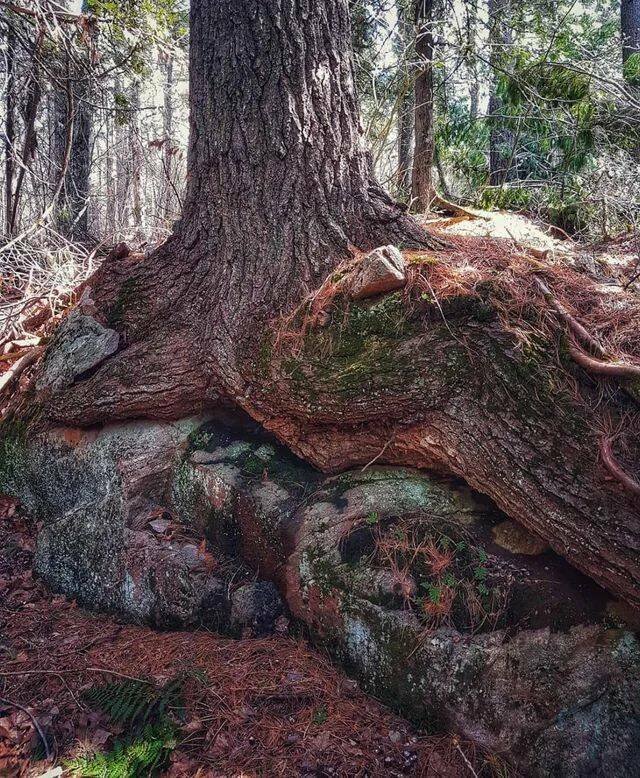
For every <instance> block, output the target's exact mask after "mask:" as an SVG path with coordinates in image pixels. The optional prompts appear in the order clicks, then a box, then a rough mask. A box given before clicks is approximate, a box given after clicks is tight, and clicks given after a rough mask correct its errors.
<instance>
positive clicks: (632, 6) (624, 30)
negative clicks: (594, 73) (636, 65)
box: [620, 0, 640, 62]
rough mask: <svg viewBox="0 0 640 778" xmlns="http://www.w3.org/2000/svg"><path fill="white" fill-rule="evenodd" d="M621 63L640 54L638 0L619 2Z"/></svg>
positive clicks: (639, 5) (622, 0) (639, 2)
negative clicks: (633, 55)
mask: <svg viewBox="0 0 640 778" xmlns="http://www.w3.org/2000/svg"><path fill="white" fill-rule="evenodd" d="M620 32H621V38H622V61H623V62H626V61H627V60H628V59H629V57H630V56H631V55H632V54H637V53H638V52H640V0H620Z"/></svg>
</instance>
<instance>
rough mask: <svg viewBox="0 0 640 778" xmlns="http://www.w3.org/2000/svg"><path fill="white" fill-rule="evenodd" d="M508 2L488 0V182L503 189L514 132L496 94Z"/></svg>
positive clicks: (506, 41)
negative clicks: (489, 74)
mask: <svg viewBox="0 0 640 778" xmlns="http://www.w3.org/2000/svg"><path fill="white" fill-rule="evenodd" d="M509 7H510V0H489V5H488V10H489V46H490V53H489V60H490V65H491V72H492V81H491V92H490V94H489V127H490V135H489V183H490V184H491V186H502V184H504V183H505V182H506V181H509V180H511V178H512V171H511V162H512V156H513V148H512V144H513V142H514V137H513V133H512V132H511V130H510V129H509V128H508V127H506V126H505V121H504V118H503V117H502V113H503V103H502V98H501V97H500V95H499V94H498V84H499V80H500V75H501V72H500V65H501V62H502V61H503V59H504V54H505V49H506V48H507V46H508V45H509V44H510V42H511V34H510V31H509V27H508V14H509Z"/></svg>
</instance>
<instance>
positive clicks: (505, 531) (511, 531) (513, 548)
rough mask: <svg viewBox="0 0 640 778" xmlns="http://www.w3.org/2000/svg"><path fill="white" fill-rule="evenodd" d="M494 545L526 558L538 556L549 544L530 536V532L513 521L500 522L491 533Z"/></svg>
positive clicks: (546, 549)
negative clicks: (523, 555)
mask: <svg viewBox="0 0 640 778" xmlns="http://www.w3.org/2000/svg"><path fill="white" fill-rule="evenodd" d="M491 534H492V535H493V539H494V541H495V543H496V544H497V545H498V546H500V547H501V548H504V549H506V550H507V551H510V552H511V553H512V554H525V555H526V556H538V555H539V554H544V552H545V551H548V550H549V544H548V543H547V542H546V541H544V540H542V538H539V537H538V536H537V535H532V534H531V533H530V532H527V530H526V529H525V528H524V527H522V526H521V525H520V524H516V523H515V522H513V521H509V520H508V519H507V520H506V521H503V522H501V523H500V524H498V525H497V526H495V527H494V528H493V530H492V531H491Z"/></svg>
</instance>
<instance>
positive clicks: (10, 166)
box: [4, 24, 16, 237]
mask: <svg viewBox="0 0 640 778" xmlns="http://www.w3.org/2000/svg"><path fill="white" fill-rule="evenodd" d="M5 39H6V46H7V51H6V60H5V61H6V68H7V71H6V72H7V76H6V100H5V117H4V231H5V234H6V235H7V236H8V237H10V236H11V234H12V232H13V224H12V219H11V214H12V212H13V171H14V154H15V142H16V130H15V88H16V77H15V70H14V68H15V35H14V32H13V29H12V27H11V25H10V24H8V25H7V33H6V38H5Z"/></svg>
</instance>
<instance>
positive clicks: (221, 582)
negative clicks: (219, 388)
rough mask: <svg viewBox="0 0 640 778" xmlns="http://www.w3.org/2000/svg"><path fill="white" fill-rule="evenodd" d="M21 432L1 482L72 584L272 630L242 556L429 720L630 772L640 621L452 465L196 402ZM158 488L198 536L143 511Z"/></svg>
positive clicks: (134, 607) (132, 616) (551, 770)
mask: <svg viewBox="0 0 640 778" xmlns="http://www.w3.org/2000/svg"><path fill="white" fill-rule="evenodd" d="M196 433H197V434H196ZM10 448H11V451H12V452H13V453H12V457H11V462H12V466H11V468H9V469H7V468H6V467H5V468H4V470H2V471H1V472H0V491H8V492H10V493H12V494H14V495H16V496H18V497H20V498H21V499H22V501H23V504H24V505H25V506H26V507H27V509H28V510H29V511H31V512H32V513H33V514H34V516H36V517H37V518H39V519H40V520H41V521H42V524H43V527H42V530H41V532H40V536H39V538H38V549H37V568H38V571H39V572H40V573H41V575H42V576H43V577H44V578H45V580H47V581H48V582H49V583H50V585H51V586H53V587H54V588H55V589H57V590H58V591H61V592H63V593H65V594H66V595H68V596H69V597H74V598H76V599H78V601H79V602H81V603H83V604H85V605H88V606H90V607H94V608H99V609H104V610H111V611H115V612H117V613H120V614H122V615H123V616H124V617H126V618H127V619H129V620H134V621H146V622H148V623H151V624H156V625H159V626H171V627H172V626H185V625H187V626H188V625H195V624H199V623H206V624H208V625H210V626H212V627H213V628H217V629H223V630H224V629H228V628H231V629H232V630H233V631H234V632H235V633H242V632H243V631H247V630H249V631H252V632H254V634H264V633H266V632H269V631H270V630H272V629H273V628H274V625H275V622H276V621H278V619H279V616H280V615H281V614H282V612H283V607H284V606H283V603H282V601H281V600H280V597H279V596H278V593H277V590H276V587H275V586H274V584H272V583H266V582H265V581H257V582H254V583H250V584H246V585H244V586H240V587H239V588H238V589H237V590H236V591H235V592H233V593H232V595H231V596H229V594H228V592H229V581H230V580H234V581H237V580H238V579H237V578H236V577H235V571H237V570H238V565H240V564H242V562H241V560H243V561H244V562H245V563H246V564H247V565H248V566H249V567H250V568H251V569H252V570H253V571H255V574H256V575H258V576H259V577H260V578H263V579H264V578H271V579H272V580H275V581H278V583H279V585H280V586H281V588H282V591H285V592H286V596H287V605H288V607H289V609H290V610H291V611H292V612H293V614H294V615H295V616H297V617H298V618H299V619H300V620H302V621H303V622H305V623H306V624H307V626H308V627H309V631H310V634H311V635H312V636H313V639H314V640H315V642H316V643H317V644H318V645H321V646H323V647H325V648H326V649H327V650H328V651H329V652H330V653H331V654H332V655H333V657H334V658H335V660H336V661H337V662H339V663H341V664H342V665H343V666H344V667H345V668H347V669H348V671H349V672H350V673H351V674H352V675H354V676H355V677H356V678H357V679H358V680H359V682H360V684H361V685H362V687H363V688H365V689H367V690H368V691H370V692H372V693H374V694H375V695H376V696H377V697H379V698H381V699H385V700H387V701H388V702H389V703H390V704H392V705H393V706H394V708H396V709H398V710H400V711H402V712H403V713H404V714H405V715H407V716H410V717H411V718H413V719H415V720H417V721H420V722H422V723H423V724H426V725H428V726H429V727H430V728H431V729H432V730H434V731H436V730H440V731H454V732H457V733H459V734H460V735H461V736H463V737H464V738H467V739H469V740H471V741H473V742H474V743H476V744H477V745H478V746H480V747H482V748H486V749H488V750H489V751H492V752H494V753H500V754H502V755H504V758H505V759H507V760H508V761H510V762H512V763H513V764H514V765H515V766H516V768H517V769H518V770H519V771H520V773H521V774H523V775H527V776H549V777H550V778H551V777H552V776H557V775H563V776H567V778H581V776H584V775H616V776H635V775H636V774H637V767H636V766H637V764H638V763H639V760H640V719H639V717H638V711H639V710H640V646H639V645H638V640H637V638H636V636H635V635H634V634H633V633H632V632H631V631H630V630H628V629H624V628H621V627H620V628H615V629H612V628H611V621H612V618H613V617H612V616H611V615H610V614H609V612H608V611H607V608H608V606H609V601H608V600H607V596H606V595H605V594H604V593H603V592H602V591H601V590H600V589H598V587H596V586H595V585H594V584H591V583H590V582H589V581H588V580H587V579H585V578H584V577H582V576H580V575H579V574H578V573H577V572H575V571H574V570H572V569H570V568H568V566H567V565H566V563H564V562H563V560H561V559H560V558H559V557H557V556H555V555H554V554H552V552H550V551H548V550H546V549H545V548H543V547H542V546H540V547H539V548H538V547H537V546H536V547H535V548H534V546H533V544H532V541H531V539H529V538H524V539H523V538H521V537H518V538H517V541H518V542H514V537H513V535H514V533H513V531H511V530H509V532H508V533H506V535H505V525H504V519H505V517H504V516H503V515H502V514H500V513H499V512H498V511H497V510H496V509H495V508H494V507H492V506H491V505H490V504H487V503H486V502H483V501H482V499H481V498H479V497H478V496H476V495H474V494H473V493H471V492H470V491H469V490H468V489H465V488H464V487H460V485H459V484H456V483H451V482H449V481H446V480H441V479H437V478H435V477H431V476H429V475H427V474H425V473H421V472H416V471H411V470H408V469H400V468H389V467H371V468H369V469H368V470H367V471H366V472H359V471H358V472H353V473H343V474H341V475H339V476H336V477H333V478H324V477H323V476H322V475H320V474H318V473H316V472H315V471H313V470H312V469H311V468H309V467H307V466H305V465H304V464H303V463H300V462H299V461H298V460H296V459H295V458H294V457H292V456H291V455H289V454H287V453H286V452H284V451H283V450H282V449H281V448H279V447H278V446H277V445H275V444H272V443H268V442H265V440H264V438H263V437H260V436H251V435H249V434H245V433H242V434H241V433H238V432H237V431H234V430H230V429H229V428H227V427H224V428H223V427H220V426H217V425H216V424H212V423H208V424H206V425H204V426H203V425H202V420H196V419H191V420H186V421H184V422H181V423H178V424H173V425H172V424H155V423H150V422H146V423H132V424H122V425H110V426H108V427H106V428H104V429H102V430H100V431H79V430H57V431H52V432H49V433H47V434H46V435H44V436H41V437H36V438H31V439H28V440H26V441H25V440H21V439H20V438H19V437H16V439H15V441H13V442H12V444H11V447H10ZM195 448H198V449H199V450H200V452H201V453H199V454H198V456H196V457H193V456H192V453H193V452H192V449H195ZM0 470H1V468H0ZM160 507H167V508H168V509H169V510H170V511H171V512H172V515H173V516H175V520H176V521H181V522H182V523H183V525H184V533H179V534H178V535H177V536H184V537H185V538H186V537H191V538H192V540H191V541H187V540H185V541H182V542H174V541H172V540H170V538H169V537H168V536H167V535H162V534H158V533H154V532H153V531H152V530H150V529H148V528H149V521H150V520H153V519H154V518H155V517H157V516H158V515H159V513H158V508H160ZM162 527H164V524H161V525H158V528H160V529H162ZM143 528H145V531H142V529H143ZM203 536H205V537H207V539H208V540H209V541H210V542H212V543H213V544H214V545H215V546H216V547H217V548H221V549H223V550H224V551H225V552H226V553H227V554H228V555H229V557H230V558H231V562H232V569H233V573H231V574H229V575H228V577H225V575H226V574H225V573H224V570H221V569H220V568H219V567H211V569H208V567H207V564H206V561H207V560H205V559H203V558H202V554H201V553H200V549H199V542H200V539H201V538H202V537H203ZM507 541H508V542H507ZM407 543H408V544H409V547H408V551H409V553H407V554H405V560H406V559H407V558H408V559H411V560H412V562H411V563H410V564H409V565H408V566H407V564H406V561H405V562H403V557H402V549H403V548H405V546H406V544H407ZM417 548H419V549H420V550H419V552H416V549H417ZM394 549H395V550H394ZM397 549H400V552H401V553H400V556H398V554H397V553H396V551H397ZM533 551H535V552H536V553H532V552H533ZM448 555H450V556H451V558H450V559H449V557H448ZM222 558H224V557H223V555H220V556H218V555H217V554H216V562H218V561H219V560H220V559H222ZM416 560H417V561H416ZM222 567H223V566H222ZM449 590H451V591H450V592H449V593H451V592H453V594H454V595H455V596H454V597H453V598H452V601H451V607H450V608H449V607H448V608H444V607H443V608H442V609H439V606H440V605H441V604H442V603H444V604H446V602H447V600H446V597H443V595H445V594H447V592H448V591H449ZM503 595H504V596H503ZM605 619H606V620H607V621H606V624H607V626H605V625H604V624H605V621H604V620H605Z"/></svg>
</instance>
